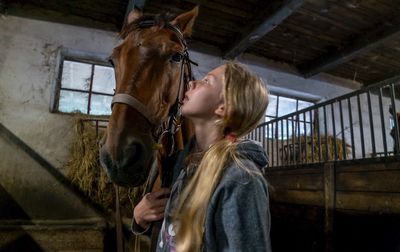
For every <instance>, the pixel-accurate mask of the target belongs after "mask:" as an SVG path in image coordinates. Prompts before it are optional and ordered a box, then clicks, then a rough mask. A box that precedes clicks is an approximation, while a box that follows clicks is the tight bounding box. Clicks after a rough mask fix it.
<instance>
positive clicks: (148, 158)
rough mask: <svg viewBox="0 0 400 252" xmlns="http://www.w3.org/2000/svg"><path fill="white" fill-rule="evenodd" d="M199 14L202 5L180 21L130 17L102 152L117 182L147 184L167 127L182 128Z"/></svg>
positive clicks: (117, 56) (117, 58)
mask: <svg viewBox="0 0 400 252" xmlns="http://www.w3.org/2000/svg"><path fill="white" fill-rule="evenodd" d="M197 12H198V9H197V7H196V8H194V9H193V10H191V11H189V12H186V13H183V14H181V15H179V16H177V17H176V18H175V19H172V18H168V17H167V16H161V15H158V16H155V17H150V16H144V15H142V13H141V12H139V11H138V10H133V11H131V12H130V14H129V15H128V18H127V23H126V24H125V26H124V28H123V29H122V32H121V38H122V42H121V43H120V44H119V45H118V46H117V47H115V48H114V50H113V52H112V55H111V56H110V60H111V62H112V64H113V66H114V69H115V78H116V89H115V95H114V98H113V101H112V114H111V116H110V118H109V124H108V126H107V133H106V135H105V137H104V138H103V140H102V143H101V145H102V146H101V149H100V162H101V164H102V166H103V167H104V168H105V169H106V170H107V173H108V175H109V177H110V178H111V180H112V181H113V182H114V183H116V184H119V185H123V186H138V185H141V184H143V183H144V182H145V180H146V178H147V176H148V174H149V170H150V167H151V164H152V162H153V156H154V152H155V147H156V146H157V141H158V139H157V138H159V137H160V133H161V132H164V131H165V130H166V129H165V127H167V128H168V126H169V127H174V126H176V125H175V120H176V119H177V117H178V116H177V114H178V113H179V106H180V100H181V96H182V94H183V88H184V87H183V85H184V84H185V83H186V82H187V81H189V80H188V78H190V77H188V76H187V75H188V73H190V72H191V71H190V59H189V57H188V51H187V48H186V42H185V39H184V38H185V37H187V36H190V34H191V30H192V26H193V23H194V20H195V18H196V16H197ZM167 130H169V132H171V131H174V129H170V128H169V129H167Z"/></svg>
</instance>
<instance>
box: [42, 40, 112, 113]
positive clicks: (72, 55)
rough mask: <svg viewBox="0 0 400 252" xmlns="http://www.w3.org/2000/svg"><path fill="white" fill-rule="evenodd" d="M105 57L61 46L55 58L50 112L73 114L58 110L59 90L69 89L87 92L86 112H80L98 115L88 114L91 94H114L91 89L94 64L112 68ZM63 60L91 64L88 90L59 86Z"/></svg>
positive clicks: (100, 54) (104, 55)
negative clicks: (54, 77) (54, 75)
mask: <svg viewBox="0 0 400 252" xmlns="http://www.w3.org/2000/svg"><path fill="white" fill-rule="evenodd" d="M107 58H108V56H107V55H106V54H102V53H95V52H86V51H80V50H73V49H67V48H61V49H60V50H59V52H58V54H57V59H56V62H57V64H56V79H55V81H54V84H53V88H52V93H51V99H50V108H49V110H50V112H51V113H60V114H67V115H71V114H74V112H63V111H60V110H59V103H60V93H61V90H66V91H71V92H80V93H86V94H88V95H89V97H88V102H87V108H86V112H82V114H85V115H88V116H92V117H97V116H100V115H93V114H90V104H91V97H92V95H93V94H94V95H105V96H114V94H108V93H102V92H96V91H93V90H92V88H93V76H94V68H95V66H102V67H110V68H113V66H112V65H111V64H110V63H109V62H108V61H107ZM65 60H67V61H73V62H77V63H84V64H90V65H91V68H92V69H91V77H90V86H89V90H87V91H84V90H79V89H72V88H63V87H62V86H61V82H62V74H63V68H64V61H65Z"/></svg>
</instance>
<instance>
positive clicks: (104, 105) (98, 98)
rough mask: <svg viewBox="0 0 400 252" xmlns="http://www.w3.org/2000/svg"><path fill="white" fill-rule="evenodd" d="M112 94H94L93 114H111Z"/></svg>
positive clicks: (92, 100) (91, 109) (92, 102)
mask: <svg viewBox="0 0 400 252" xmlns="http://www.w3.org/2000/svg"><path fill="white" fill-rule="evenodd" d="M111 100H112V96H107V95H95V94H92V99H91V102H90V114H91V115H111Z"/></svg>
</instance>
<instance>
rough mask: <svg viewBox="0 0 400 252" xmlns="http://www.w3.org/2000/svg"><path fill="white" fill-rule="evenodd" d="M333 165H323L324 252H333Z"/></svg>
mask: <svg viewBox="0 0 400 252" xmlns="http://www.w3.org/2000/svg"><path fill="white" fill-rule="evenodd" d="M335 196H336V195H335V165H334V164H333V163H325V164H324V198H325V216H324V217H325V218H324V232H325V250H324V251H325V252H332V251H333V226H334V213H335Z"/></svg>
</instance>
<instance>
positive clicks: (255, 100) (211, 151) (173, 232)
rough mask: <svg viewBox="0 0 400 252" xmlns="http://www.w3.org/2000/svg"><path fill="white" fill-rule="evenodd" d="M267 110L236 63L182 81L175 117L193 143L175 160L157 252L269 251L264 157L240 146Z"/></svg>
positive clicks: (253, 80)
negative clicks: (185, 84)
mask: <svg viewBox="0 0 400 252" xmlns="http://www.w3.org/2000/svg"><path fill="white" fill-rule="evenodd" d="M267 105H268V93H267V90H266V88H265V85H264V83H263V82H262V80H261V79H260V78H258V77H257V76H255V75H254V74H252V73H251V72H250V71H249V70H247V69H246V68H245V67H244V66H242V65H240V64H238V63H234V62H228V63H226V64H224V65H222V66H220V67H217V68H216V69H214V70H212V71H211V72H210V73H208V74H207V75H206V76H205V77H204V78H203V79H202V80H198V81H191V82H190V83H189V90H188V91H187V92H186V95H185V99H184V101H183V105H182V115H183V116H185V117H186V118H189V119H190V120H191V121H192V122H193V125H194V129H195V137H194V139H193V140H192V141H191V142H190V143H189V144H188V145H187V146H186V148H185V150H184V151H183V152H182V153H181V154H180V157H179V158H178V161H177V164H176V168H178V169H180V170H181V171H180V174H179V176H178V178H177V179H176V182H175V184H174V186H173V187H172V189H171V195H170V198H169V200H168V202H167V204H166V207H165V213H164V221H163V226H162V228H161V232H160V234H159V238H158V242H157V251H179V252H181V251H271V248H270V238H269V230H270V213H269V199H268V190H267V183H266V181H265V179H264V177H263V174H262V171H263V169H264V168H265V167H266V166H267V157H266V154H265V152H264V150H263V148H262V147H261V146H260V145H258V144H256V143H255V142H252V141H249V140H240V138H241V137H243V136H245V135H246V134H247V133H249V132H250V131H251V130H252V129H254V128H255V127H256V126H257V124H258V123H259V122H260V120H261V119H262V118H263V117H264V113H265V110H266V108H267ZM176 168H175V169H176ZM135 219H137V216H135Z"/></svg>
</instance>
